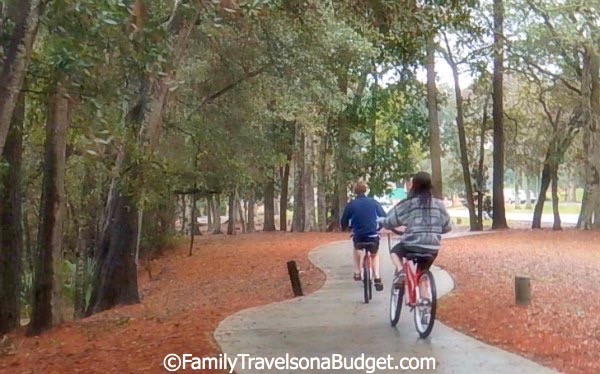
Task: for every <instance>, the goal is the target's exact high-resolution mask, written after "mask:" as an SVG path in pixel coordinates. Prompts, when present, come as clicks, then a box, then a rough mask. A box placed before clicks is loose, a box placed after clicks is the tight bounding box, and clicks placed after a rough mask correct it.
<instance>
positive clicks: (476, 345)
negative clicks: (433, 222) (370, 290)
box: [215, 234, 551, 374]
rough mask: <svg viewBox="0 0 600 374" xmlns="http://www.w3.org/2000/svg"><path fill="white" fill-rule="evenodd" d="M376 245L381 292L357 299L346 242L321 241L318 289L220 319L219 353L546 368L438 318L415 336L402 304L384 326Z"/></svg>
mask: <svg viewBox="0 0 600 374" xmlns="http://www.w3.org/2000/svg"><path fill="white" fill-rule="evenodd" d="M455 235H456V234H455ZM459 235H460V234H459ZM380 250H381V252H382V254H383V255H384V256H382V276H383V277H384V278H383V280H384V284H385V289H384V291H383V292H375V291H374V294H373V300H372V302H371V303H369V304H364V303H363V301H362V286H361V283H360V282H354V281H353V280H352V279H351V276H352V267H351V257H350V242H349V241H347V242H337V243H332V244H328V245H324V246H321V247H319V248H317V249H315V250H314V251H312V252H311V253H310V260H311V261H312V262H313V263H314V264H316V265H317V266H319V267H320V268H321V269H323V271H325V273H326V274H327V280H326V282H325V285H324V286H323V288H322V289H320V290H319V291H317V292H315V293H313V294H312V295H309V296H306V297H301V298H296V299H292V300H287V301H283V302H279V303H274V304H269V305H266V306H262V307H257V308H252V309H247V310H244V311H241V312H239V313H237V314H235V315H232V316H230V317H228V318H227V319H225V320H224V321H222V322H221V324H220V325H219V326H218V328H217V330H216V331H215V338H216V340H217V342H218V343H219V345H220V346H221V348H222V350H223V352H225V353H227V354H228V355H236V354H239V353H246V354H250V355H253V356H258V357H285V354H286V353H289V354H290V355H291V356H296V357H311V356H315V357H322V356H327V355H331V354H334V353H338V354H342V355H345V356H347V357H358V356H359V355H360V354H361V353H363V352H364V353H365V355H368V356H375V357H379V356H384V357H385V356H387V355H388V354H390V355H391V356H392V357H394V358H395V359H396V360H399V359H400V358H402V357H413V356H415V357H435V359H436V364H437V368H436V370H435V371H433V370H430V371H431V372H438V373H495V374H502V373H507V374H508V373H510V374H513V373H545V372H551V371H550V370H549V369H547V368H544V367H542V366H539V365H538V364H535V363H533V362H531V361H529V360H526V359H524V358H522V357H520V356H517V355H515V354H512V353H508V352H505V351H503V350H500V349H498V348H495V347H492V346H490V345H487V344H484V343H481V342H479V341H477V340H475V339H472V338H470V337H468V336H466V335H463V334H461V333H459V332H457V331H455V330H453V329H451V328H449V327H447V326H444V325H443V324H441V323H440V322H439V321H436V324H435V326H434V329H433V332H432V334H431V336H430V337H429V338H428V339H426V340H421V339H418V335H417V333H416V331H415V328H414V324H413V319H412V314H411V313H408V312H407V311H406V310H404V309H403V310H402V316H401V320H400V323H399V324H398V326H397V327H396V328H392V327H390V324H389V317H388V315H389V312H388V304H389V283H390V281H391V275H392V272H393V271H392V264H391V261H390V260H389V256H388V255H387V239H385V238H384V240H382V242H381V249H380ZM434 277H435V280H436V282H437V287H438V295H440V296H441V295H444V294H446V293H448V292H449V291H450V290H451V289H452V288H453V283H452V278H451V277H450V276H449V275H448V273H446V272H445V271H443V270H441V269H439V268H437V269H434ZM396 362H397V361H396ZM395 371H396V370H395ZM397 371H399V370H397ZM236 372H237V373H239V374H241V373H256V372H261V371H258V370H242V369H241V368H240V367H239V366H238V367H236ZM264 372H289V373H292V372H300V371H293V370H289V371H275V370H272V371H264ZM304 372H311V371H304ZM312 372H317V371H312ZM320 372H325V371H320ZM338 372H339V371H338ZM341 372H353V373H354V372H355V373H365V372H366V371H365V370H354V371H341ZM375 372H385V371H380V370H376V371H375ZM389 372H394V371H389ZM423 372H428V371H427V370H424V371H423Z"/></svg>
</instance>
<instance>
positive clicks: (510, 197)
mask: <svg viewBox="0 0 600 374" xmlns="http://www.w3.org/2000/svg"><path fill="white" fill-rule="evenodd" d="M504 200H505V201H506V202H507V203H509V204H514V203H515V191H514V190H504ZM529 201H530V202H531V203H532V204H533V203H535V201H536V194H535V193H533V191H529ZM526 202H527V194H526V193H525V191H523V190H519V203H521V204H525V203H526Z"/></svg>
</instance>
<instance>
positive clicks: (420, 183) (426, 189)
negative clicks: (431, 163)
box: [410, 171, 432, 209]
mask: <svg viewBox="0 0 600 374" xmlns="http://www.w3.org/2000/svg"><path fill="white" fill-rule="evenodd" d="M431 189H432V185H431V175H429V173H426V172H424V171H421V172H418V173H417V174H415V176H414V177H413V179H412V188H411V190H410V195H411V197H412V198H418V199H419V206H420V207H421V209H429V208H430V207H431Z"/></svg>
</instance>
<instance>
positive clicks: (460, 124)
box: [433, 35, 481, 231]
mask: <svg viewBox="0 0 600 374" xmlns="http://www.w3.org/2000/svg"><path fill="white" fill-rule="evenodd" d="M444 40H445V41H446V50H445V51H444V55H445V57H446V61H447V62H448V65H450V68H451V69H452V77H453V78H454V96H456V127H457V128H458V144H459V148H460V164H461V166H462V174H463V182H464V184H465V192H466V194H467V208H468V210H469V225H470V228H471V231H477V230H478V229H479V225H478V222H477V217H476V215H475V201H474V194H473V183H472V181H471V171H470V167H469V165H470V164H469V154H468V150H467V138H466V135H465V124H464V115H463V97H462V90H461V89H460V81H459V77H458V67H457V65H456V62H455V61H454V58H453V56H452V51H451V50H450V43H448V39H447V38H446V35H444ZM433 79H434V83H435V71H434V78H433ZM438 138H439V135H438ZM438 142H439V140H438ZM438 145H439V144H438ZM440 168H441V166H440ZM480 206H481V205H480Z"/></svg>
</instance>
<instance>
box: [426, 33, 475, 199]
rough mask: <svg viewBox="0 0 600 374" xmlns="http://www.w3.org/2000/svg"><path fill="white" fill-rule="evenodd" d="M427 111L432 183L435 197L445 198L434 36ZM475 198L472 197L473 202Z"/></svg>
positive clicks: (430, 46) (430, 49)
mask: <svg viewBox="0 0 600 374" xmlns="http://www.w3.org/2000/svg"><path fill="white" fill-rule="evenodd" d="M426 48H427V110H428V113H429V116H428V118H429V156H430V158H431V183H432V185H433V195H434V196H435V197H437V198H438V199H441V198H443V193H444V190H443V186H442V148H441V145H440V124H439V120H438V107H437V105H438V103H437V87H436V84H435V41H434V36H433V35H432V36H431V37H430V38H429V39H428V40H427V45H426ZM472 199H473V198H472V197H471V200H472Z"/></svg>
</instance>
